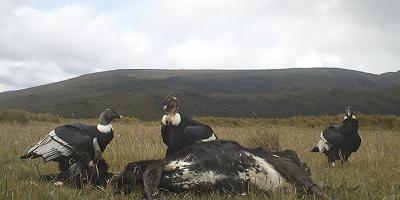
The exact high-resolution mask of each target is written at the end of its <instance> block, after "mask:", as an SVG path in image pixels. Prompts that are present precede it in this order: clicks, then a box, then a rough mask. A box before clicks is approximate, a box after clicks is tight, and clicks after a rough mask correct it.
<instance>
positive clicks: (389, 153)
mask: <svg viewBox="0 0 400 200" xmlns="http://www.w3.org/2000/svg"><path fill="white" fill-rule="evenodd" d="M45 119H46V118H40V117H39V118H29V120H27V121H25V122H22V123H21V122H18V120H16V121H10V120H4V121H1V120H0V138H1V139H0V174H1V175H0V199H138V198H139V197H140V196H141V193H140V192H139V191H138V192H136V193H134V194H132V195H129V196H122V197H120V196H114V195H113V194H112V191H111V188H110V187H108V188H106V189H102V188H91V187H89V186H88V187H85V188H83V189H82V190H76V189H71V188H67V187H57V186H54V185H52V184H47V183H41V182H39V180H38V176H39V175H40V174H47V173H52V172H56V170H57V167H56V164H55V163H47V164H44V163H43V161H42V160H40V159H37V160H20V159H19V156H20V155H21V154H23V153H24V151H25V150H27V148H29V147H30V146H31V145H33V144H34V143H35V142H36V141H38V140H39V139H40V138H42V137H43V136H45V135H46V134H47V133H48V132H49V131H50V130H51V129H53V128H54V127H55V126H58V125H61V124H64V123H69V122H73V121H77V120H71V119H57V120H54V119H53V118H50V119H52V120H45ZM200 120H201V121H204V122H206V123H208V124H211V125H212V126H213V128H214V130H215V132H216V133H217V134H218V136H219V137H220V138H221V139H227V140H235V141H238V142H239V143H241V144H243V145H245V146H249V147H254V146H258V145H261V146H264V147H279V148H281V149H287V148H291V149H294V150H296V151H297V152H298V154H299V155H300V157H301V158H302V159H303V160H304V161H306V162H307V163H308V164H309V166H310V167H311V169H312V173H313V174H312V177H313V179H314V180H315V181H316V182H317V183H318V184H320V185H323V186H324V188H325V189H326V190H327V192H328V194H329V195H330V196H333V197H336V198H337V199H384V198H385V199H399V198H400V161H399V157H400V144H399V141H400V133H399V130H400V128H399V124H400V123H399V118H398V117H393V116H391V117H379V116H361V117H360V121H361V129H360V134H361V137H362V139H363V143H362V145H361V148H360V149H359V151H358V152H357V153H356V154H354V155H353V156H352V157H351V158H350V162H349V163H347V164H345V165H343V166H342V165H338V166H337V167H335V168H332V167H329V165H328V163H327V161H326V158H325V157H323V156H322V155H319V154H312V153H310V152H309V150H310V148H311V147H312V146H313V145H314V144H315V143H316V142H317V140H318V135H319V133H320V131H321V130H322V129H323V127H324V126H326V125H328V124H330V123H329V121H330V122H340V117H339V116H325V117H294V118H290V119H281V120H272V119H270V120H267V119H222V118H218V119H216V118H200ZM79 121H80V122H83V123H96V121H95V120H79ZM378 122H379V123H378ZM366 124H371V125H369V126H366ZM113 126H114V130H115V133H116V135H115V139H114V140H113V141H112V142H111V144H110V145H109V147H108V148H107V150H106V152H105V153H104V157H105V159H106V160H107V161H108V163H109V164H110V166H111V171H113V172H118V171H120V170H121V169H123V167H124V166H125V165H126V164H127V163H128V162H131V161H138V160H144V159H153V158H161V157H162V156H163V155H164V147H163V144H162V141H161V139H160V133H159V128H160V124H159V122H141V121H139V120H134V119H124V120H122V121H119V122H117V123H114V124H113ZM169 198H171V199H182V198H183V199H225V198H227V196H224V195H223V194H211V195H207V196H202V197H198V196H191V195H181V196H175V195H171V196H169ZM230 198H233V199H313V197H312V196H299V195H296V194H295V192H289V193H285V194H259V193H251V194H248V195H246V196H240V197H230Z"/></svg>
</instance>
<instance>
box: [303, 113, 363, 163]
mask: <svg viewBox="0 0 400 200" xmlns="http://www.w3.org/2000/svg"><path fill="white" fill-rule="evenodd" d="M345 111H346V115H345V117H344V120H343V124H342V125H330V126H329V127H328V128H326V129H325V130H324V131H322V133H321V134H320V141H319V142H318V144H317V146H315V147H314V148H313V149H312V150H311V152H320V153H324V154H325V155H326V156H327V157H328V162H329V163H330V164H331V165H332V166H335V165H336V164H335V161H336V160H341V162H342V163H343V162H346V161H347V160H348V159H349V157H350V155H351V154H352V153H353V152H356V151H357V150H358V148H359V147H360V144H361V138H360V135H359V134H358V120H357V117H356V116H355V114H354V113H353V111H352V109H351V107H350V106H349V107H347V108H346V110H345Z"/></svg>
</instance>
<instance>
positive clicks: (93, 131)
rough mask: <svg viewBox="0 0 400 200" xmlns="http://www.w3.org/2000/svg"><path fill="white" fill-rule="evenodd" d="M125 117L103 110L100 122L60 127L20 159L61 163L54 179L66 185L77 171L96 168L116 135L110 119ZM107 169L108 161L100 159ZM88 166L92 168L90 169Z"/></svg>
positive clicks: (103, 166) (105, 169)
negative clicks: (102, 154) (38, 159)
mask: <svg viewBox="0 0 400 200" xmlns="http://www.w3.org/2000/svg"><path fill="white" fill-rule="evenodd" d="M121 117H122V116H121V115H120V114H118V113H117V112H115V111H113V110H111V109H106V110H104V111H103V112H102V113H101V115H100V119H99V123H98V124H97V125H94V126H91V125H85V124H79V123H74V124H68V125H63V126H58V127H56V128H55V129H54V130H52V131H50V133H49V134H48V135H47V136H46V137H45V138H43V139H42V140H40V141H39V142H38V143H36V144H35V145H34V146H32V147H31V148H30V149H29V150H28V151H27V152H26V153H25V154H24V155H23V156H21V159H34V158H39V157H41V158H43V160H44V162H48V161H55V162H58V165H59V169H60V173H59V174H58V176H57V177H55V179H56V180H57V182H56V183H57V184H63V183H64V181H65V180H69V179H70V178H71V177H72V176H73V175H74V174H76V173H83V172H86V171H87V170H88V169H89V168H90V167H92V168H93V167H95V165H96V163H97V162H98V161H100V160H102V159H101V153H102V152H103V151H104V150H105V149H106V147H107V145H108V144H109V143H110V142H111V140H112V139H113V137H114V131H113V128H112V125H111V121H112V120H113V119H115V118H121ZM101 166H102V168H104V170H102V171H104V172H106V171H107V168H108V166H107V164H106V163H105V162H104V160H102V161H101ZM88 167H89V168H88Z"/></svg>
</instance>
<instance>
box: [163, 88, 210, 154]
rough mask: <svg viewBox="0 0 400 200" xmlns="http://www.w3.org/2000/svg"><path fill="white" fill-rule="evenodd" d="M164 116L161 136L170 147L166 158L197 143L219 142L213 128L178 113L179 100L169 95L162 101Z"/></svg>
mask: <svg viewBox="0 0 400 200" xmlns="http://www.w3.org/2000/svg"><path fill="white" fill-rule="evenodd" d="M162 108H163V111H164V115H163V117H162V119H161V121H162V126H161V136H162V140H163V142H164V144H165V145H166V146H167V147H168V148H167V152H166V156H168V155H171V154H173V153H175V152H177V151H179V150H180V149H182V148H184V147H186V146H188V145H190V144H193V143H195V142H200V141H202V142H208V141H213V140H217V136H216V135H215V133H214V132H213V130H212V128H211V127H210V126H208V125H205V124H202V123H200V122H198V121H196V120H193V119H191V118H188V117H187V116H185V115H183V114H180V113H178V110H179V100H178V98H177V97H175V96H173V95H172V94H169V95H168V96H167V97H166V98H165V99H164V100H163V101H162Z"/></svg>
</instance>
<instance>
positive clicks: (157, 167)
mask: <svg viewBox="0 0 400 200" xmlns="http://www.w3.org/2000/svg"><path fill="white" fill-rule="evenodd" d="M111 182H112V184H113V185H114V192H115V193H117V194H121V193H122V194H129V193H131V192H132V190H133V189H134V188H135V187H136V186H139V187H141V188H142V189H143V191H144V197H145V199H153V198H154V197H156V196H157V195H156V194H157V193H158V192H159V191H168V192H174V193H181V192H188V191H190V192H194V193H197V194H200V195H201V194H204V193H207V192H214V191H219V192H224V193H228V194H244V193H246V192H248V191H249V190H250V189H251V188H255V189H256V190H260V191H267V192H282V191H287V190H291V189H301V190H302V191H306V192H307V193H310V194H315V195H317V196H320V197H322V198H325V199H329V197H328V196H327V195H326V193H325V192H324V191H323V190H322V189H320V188H319V187H318V186H317V185H316V184H315V183H314V182H313V180H312V179H311V177H310V173H309V170H308V168H307V165H306V164H304V163H303V162H301V161H300V159H299V157H298V156H297V154H296V152H294V151H292V150H287V151H282V152H271V151H268V150H266V149H263V148H255V149H250V148H245V147H243V146H241V145H239V144H238V143H236V142H231V141H223V140H215V141H210V142H200V143H193V144H191V145H189V146H187V147H185V148H183V149H181V150H180V151H178V152H176V153H174V154H172V155H169V156H167V157H166V158H164V159H159V160H145V161H139V162H132V163H129V164H128V165H126V167H125V169H124V170H123V171H122V172H121V173H120V174H118V175H116V176H114V177H113V178H112V181H111ZM161 197H162V196H161Z"/></svg>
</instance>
